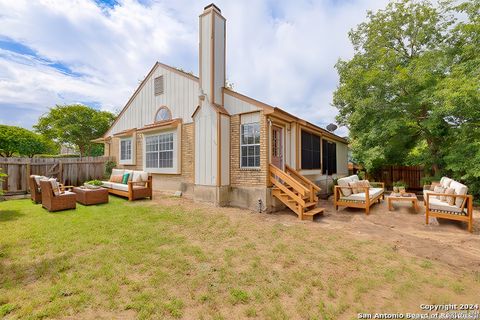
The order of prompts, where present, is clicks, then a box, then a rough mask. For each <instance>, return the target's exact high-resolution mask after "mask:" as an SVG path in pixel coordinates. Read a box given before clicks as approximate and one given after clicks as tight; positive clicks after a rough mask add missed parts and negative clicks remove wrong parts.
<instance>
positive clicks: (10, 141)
mask: <svg viewBox="0 0 480 320" xmlns="http://www.w3.org/2000/svg"><path fill="white" fill-rule="evenodd" d="M54 152H56V145H55V144H54V143H53V142H52V141H50V140H49V139H48V138H46V137H45V136H42V135H40V134H37V133H34V132H32V131H30V130H27V129H24V128H20V127H15V126H7V125H0V156H2V157H12V156H14V155H18V156H27V157H33V156H34V155H36V154H41V153H54Z"/></svg>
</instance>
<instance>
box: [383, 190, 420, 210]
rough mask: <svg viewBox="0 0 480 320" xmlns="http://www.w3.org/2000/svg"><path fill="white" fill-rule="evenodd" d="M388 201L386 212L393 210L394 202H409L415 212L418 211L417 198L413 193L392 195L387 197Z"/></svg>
mask: <svg viewBox="0 0 480 320" xmlns="http://www.w3.org/2000/svg"><path fill="white" fill-rule="evenodd" d="M387 201H388V211H392V210H393V202H394V201H407V202H411V203H412V206H413V208H414V209H415V211H418V198H417V195H416V194H414V193H403V194H401V193H392V194H390V195H389V196H388V197H387Z"/></svg>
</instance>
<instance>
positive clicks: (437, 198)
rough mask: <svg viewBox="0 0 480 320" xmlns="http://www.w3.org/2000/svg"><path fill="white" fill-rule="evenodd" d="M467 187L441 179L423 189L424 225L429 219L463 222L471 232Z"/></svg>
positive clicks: (471, 204) (471, 207)
mask: <svg viewBox="0 0 480 320" xmlns="http://www.w3.org/2000/svg"><path fill="white" fill-rule="evenodd" d="M467 192H468V187H467V186H466V185H464V184H461V183H460V182H458V181H455V180H453V179H450V178H448V177H443V178H442V179H441V180H440V182H434V183H432V184H431V185H425V186H424V187H423V201H424V203H425V211H426V212H425V216H426V224H428V222H429V221H428V220H429V217H437V218H442V219H449V220H458V221H465V222H467V224H468V231H469V232H472V231H473V197H472V195H468V194H467Z"/></svg>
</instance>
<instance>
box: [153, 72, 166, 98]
mask: <svg viewBox="0 0 480 320" xmlns="http://www.w3.org/2000/svg"><path fill="white" fill-rule="evenodd" d="M153 86H154V87H155V95H156V96H158V95H161V94H163V89H164V88H163V76H160V77H156V78H155V80H154V81H153Z"/></svg>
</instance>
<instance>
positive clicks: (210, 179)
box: [194, 104, 218, 186]
mask: <svg viewBox="0 0 480 320" xmlns="http://www.w3.org/2000/svg"><path fill="white" fill-rule="evenodd" d="M194 122H195V184H199V185H206V186H213V185H216V183H217V143H218V141H217V114H216V112H215V111H214V110H213V109H212V108H210V107H209V106H208V105H205V104H203V106H202V107H201V108H200V110H199V111H198V112H197V113H196V114H195V119H194Z"/></svg>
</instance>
